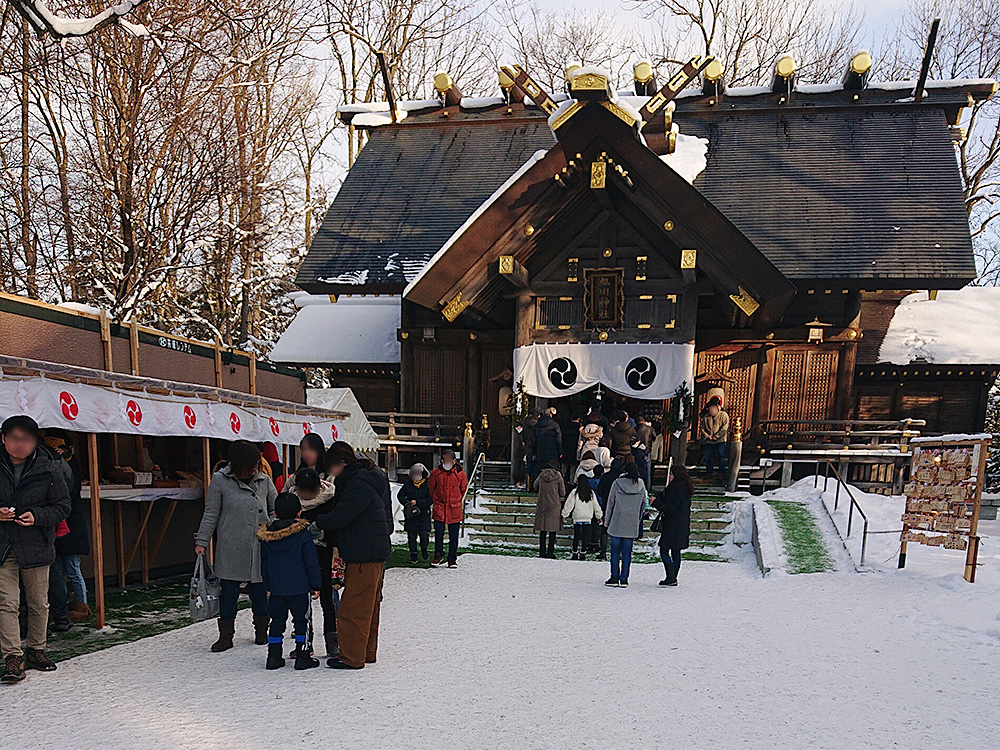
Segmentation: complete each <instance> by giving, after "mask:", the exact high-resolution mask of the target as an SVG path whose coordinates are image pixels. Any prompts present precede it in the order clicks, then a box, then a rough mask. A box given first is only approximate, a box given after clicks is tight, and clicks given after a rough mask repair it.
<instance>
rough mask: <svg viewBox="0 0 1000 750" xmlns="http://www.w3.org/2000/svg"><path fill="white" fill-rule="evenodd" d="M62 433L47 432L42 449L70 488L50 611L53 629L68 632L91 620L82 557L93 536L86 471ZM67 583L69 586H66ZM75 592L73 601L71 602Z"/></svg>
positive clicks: (58, 539) (52, 576)
mask: <svg viewBox="0 0 1000 750" xmlns="http://www.w3.org/2000/svg"><path fill="white" fill-rule="evenodd" d="M60 432H61V431H58V432H57V431H54V430H47V431H46V434H45V438H44V443H41V444H39V446H38V449H39V450H43V449H44V450H46V451H47V452H48V454H49V457H50V458H51V459H52V460H53V462H55V463H56V464H57V465H58V466H59V467H60V469H61V471H62V475H63V479H65V480H66V485H67V487H68V488H69V499H70V503H71V510H70V512H69V516H68V517H67V518H66V527H65V529H66V530H65V533H63V535H62V536H58V535H57V536H56V559H55V561H54V562H53V563H52V565H51V567H50V568H49V612H50V615H51V618H52V630H53V631H54V632H56V633H65V632H66V631H68V630H69V629H70V628H71V627H72V626H73V623H74V622H86V621H87V620H88V619H90V607H89V606H88V605H87V584H86V583H85V582H84V579H83V571H82V570H81V569H80V557H81V556H82V555H89V554H90V536H89V535H88V533H87V517H86V513H85V506H84V502H83V498H82V497H81V496H80V487H81V483H82V477H83V470H82V469H81V468H80V462H79V461H78V460H77V459H76V456H74V455H73V447H72V446H71V445H69V444H68V443H67V442H66V438H65V437H64V436H63V435H62V434H59V433H60ZM67 580H68V581H69V585H68V586H67ZM71 592H72V594H73V601H72V602H71V601H70V600H69V594H70V593H71Z"/></svg>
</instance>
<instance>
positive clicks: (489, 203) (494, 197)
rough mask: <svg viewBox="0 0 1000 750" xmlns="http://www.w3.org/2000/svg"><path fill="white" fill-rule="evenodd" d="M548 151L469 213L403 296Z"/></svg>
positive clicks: (534, 156) (543, 152)
mask: <svg viewBox="0 0 1000 750" xmlns="http://www.w3.org/2000/svg"><path fill="white" fill-rule="evenodd" d="M547 153H548V151H546V150H544V149H539V150H538V151H536V152H535V153H533V154H532V155H531V156H530V157H529V158H528V160H527V161H526V162H524V164H522V165H521V166H520V167H518V169H517V171H516V172H514V174H512V175H511V176H510V177H508V178H507V179H506V180H504V183H503V184H502V185H501V186H500V187H498V188H497V189H496V190H494V191H493V195H491V196H490V197H489V198H487V199H486V200H485V201H483V203H482V205H480V206H479V208H477V209H476V210H475V211H473V212H472V213H471V214H470V215H469V218H468V219H466V220H465V221H464V222H463V224H462V226H460V227H459V228H458V229H456V230H455V232H454V233H453V234H452V235H451V237H449V238H448V241H447V242H445V243H444V244H443V245H442V246H441V249H440V250H438V251H437V252H436V253H434V255H433V257H432V258H431V259H430V260H429V261H427V263H426V265H424V267H423V268H421V269H420V272H419V273H417V275H416V276H414V277H413V279H412V280H411V281H410V283H409V284H407V285H406V289H404V290H403V296H404V297H405V296H406V295H407V294H409V293H410V290H411V289H413V287H414V286H415V285H416V283H417V282H418V281H420V279H422V278H423V277H424V274H425V273H427V271H428V270H429V269H430V268H431V267H432V266H433V265H434V264H435V263H437V262H438V261H439V260H440V259H441V258H442V256H444V254H445V253H446V252H448V248H450V247H451V246H452V245H454V244H455V242H457V241H458V238H459V237H461V236H462V235H463V234H464V233H465V230H466V229H468V228H469V227H470V226H472V224H473V223H474V222H475V221H476V219H478V218H479V217H480V216H482V215H483V214H484V213H485V212H486V209H488V208H489V207H490V206H492V205H493V203H494V201H496V200H497V198H499V197H500V196H501V195H503V194H504V192H506V190H507V188H509V187H510V186H511V185H513V184H514V183H515V182H517V181H518V180H519V179H520V178H521V175H523V174H524V173H525V172H527V171H528V170H529V169H531V168H532V167H533V166H534V165H535V163H536V162H538V161H541V159H542V158H543V157H544V156H545V155H546V154H547ZM397 361H398V360H397Z"/></svg>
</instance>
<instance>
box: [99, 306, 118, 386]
mask: <svg viewBox="0 0 1000 750" xmlns="http://www.w3.org/2000/svg"><path fill="white" fill-rule="evenodd" d="M101 343H102V344H103V345H104V369H105V370H107V371H108V372H114V369H115V368H114V360H113V358H112V356H111V318H109V317H108V311H107V310H101Z"/></svg>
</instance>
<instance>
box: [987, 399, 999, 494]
mask: <svg viewBox="0 0 1000 750" xmlns="http://www.w3.org/2000/svg"><path fill="white" fill-rule="evenodd" d="M986 432H989V433H991V434H992V435H993V443H992V444H991V445H990V452H989V455H988V456H987V458H986V476H985V477H984V481H983V489H984V490H985V491H986V492H1000V383H997V382H995V383H993V387H992V388H990V393H989V397H988V398H987V401H986Z"/></svg>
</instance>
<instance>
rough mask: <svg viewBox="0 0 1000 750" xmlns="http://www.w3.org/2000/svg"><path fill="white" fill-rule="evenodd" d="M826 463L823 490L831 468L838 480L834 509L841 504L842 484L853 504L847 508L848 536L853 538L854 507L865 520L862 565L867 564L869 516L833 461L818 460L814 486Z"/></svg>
mask: <svg viewBox="0 0 1000 750" xmlns="http://www.w3.org/2000/svg"><path fill="white" fill-rule="evenodd" d="M821 463H822V464H826V473H825V474H824V476H823V492H826V487H827V482H828V481H829V479H830V470H831V469H832V470H833V476H834V478H835V479H836V480H837V491H836V492H835V493H834V496H833V510H834V512H836V511H837V508H838V507H839V505H840V486H841V485H843V486H844V491H845V492H847V497H848V498H850V501H851V505H850V507H849V508H848V510H847V538H848V539H850V538H851V528H852V525H853V523H854V509H855V508H857V509H858V513H859V514H860V515H861V518H862V519H863V520H864V522H865V525H864V528H863V529H862V532H861V565H864V564H865V552H866V551H867V549H868V516H867V515H865V512H864V510H863V509H862V508H861V506H860V505H859V504H858V501H857V500H855V499H854V494H853V493H852V492H851V486H850V485H849V484H848V483H847V482H845V481H844V479H843V477H841V476H840V472H839V471H837V467H836V466H834V465H833V462H832V461H817V462H816V478H815V480H814V481H813V487H818V486H819V465H820V464H821Z"/></svg>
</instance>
